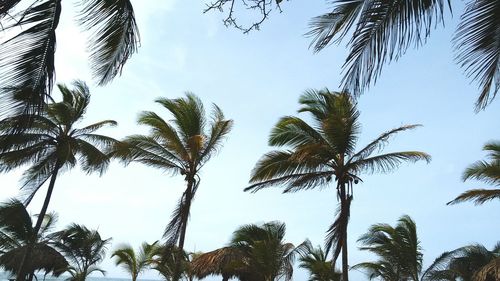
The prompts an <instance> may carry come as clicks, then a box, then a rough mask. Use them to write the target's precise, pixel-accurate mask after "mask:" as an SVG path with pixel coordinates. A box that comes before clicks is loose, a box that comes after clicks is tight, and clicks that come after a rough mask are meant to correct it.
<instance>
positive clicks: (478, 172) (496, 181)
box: [448, 142, 500, 205]
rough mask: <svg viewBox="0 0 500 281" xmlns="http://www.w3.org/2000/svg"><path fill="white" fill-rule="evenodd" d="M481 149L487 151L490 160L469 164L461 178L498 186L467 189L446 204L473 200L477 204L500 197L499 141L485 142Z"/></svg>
mask: <svg viewBox="0 0 500 281" xmlns="http://www.w3.org/2000/svg"><path fill="white" fill-rule="evenodd" d="M483 150H484V151H488V152H489V153H488V156H487V157H488V158H489V160H490V161H489V162H487V161H477V162H476V163H474V164H472V165H470V166H469V167H468V168H467V169H466V170H465V172H464V174H463V176H462V179H463V180H464V181H466V180H468V179H476V180H480V181H482V182H485V183H487V184H491V185H494V186H497V187H499V188H496V189H472V190H468V191H466V192H464V193H462V194H460V195H459V196H458V197H457V198H455V199H453V200H452V201H450V202H448V204H456V203H460V202H464V201H473V202H474V203H476V204H477V205H479V204H483V203H485V202H487V201H490V200H494V199H500V142H490V143H487V144H486V145H485V146H484V148H483Z"/></svg>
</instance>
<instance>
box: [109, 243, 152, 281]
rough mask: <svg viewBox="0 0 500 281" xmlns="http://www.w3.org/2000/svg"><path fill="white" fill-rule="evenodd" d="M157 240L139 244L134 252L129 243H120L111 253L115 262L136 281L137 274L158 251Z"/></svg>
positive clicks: (150, 261)
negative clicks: (137, 249)
mask: <svg viewBox="0 0 500 281" xmlns="http://www.w3.org/2000/svg"><path fill="white" fill-rule="evenodd" d="M157 243H158V242H154V243H153V244H148V243H146V242H144V243H142V244H141V247H140V248H139V251H138V252H137V253H136V252H135V251H134V248H132V247H131V246H129V245H122V246H119V247H118V249H116V250H115V251H114V252H113V254H112V255H111V257H112V258H114V259H115V264H116V265H117V266H121V267H122V268H123V269H125V271H127V272H128V273H129V274H130V277H131V278H132V281H136V280H137V277H139V274H141V272H142V271H144V270H145V269H146V268H147V267H148V266H150V265H151V263H152V259H153V257H154V256H155V255H156V254H157V253H158V244H157Z"/></svg>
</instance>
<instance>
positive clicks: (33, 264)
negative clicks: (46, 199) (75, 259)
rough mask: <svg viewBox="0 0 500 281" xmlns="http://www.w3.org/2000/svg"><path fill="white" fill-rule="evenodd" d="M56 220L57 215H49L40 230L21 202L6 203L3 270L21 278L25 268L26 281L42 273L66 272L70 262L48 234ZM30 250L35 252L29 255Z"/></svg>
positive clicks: (0, 253)
mask: <svg viewBox="0 0 500 281" xmlns="http://www.w3.org/2000/svg"><path fill="white" fill-rule="evenodd" d="M39 216H40V215H39ZM55 221H56V216H55V214H53V213H48V214H45V215H44V216H43V219H42V222H41V224H40V228H39V230H38V231H37V230H35V226H34V225H33V220H32V218H31V216H30V214H29V213H28V211H27V210H26V208H25V206H24V205H23V204H22V203H21V202H20V201H18V200H10V201H8V202H6V203H2V204H1V205H0V268H2V269H3V270H6V271H8V272H10V273H11V274H13V275H17V274H19V271H20V269H21V266H24V272H25V274H26V278H24V279H23V280H32V279H33V276H34V274H35V273H36V272H38V271H43V272H45V274H49V273H50V274H52V275H54V276H59V275H61V274H62V273H64V272H65V271H66V269H67V267H68V262H67V261H66V259H65V258H64V256H63V255H62V254H61V253H59V252H58V251H57V250H56V248H55V247H53V246H52V245H51V244H50V242H49V241H50V239H49V235H48V234H49V231H51V230H52V228H53V226H54V223H55ZM28 251H30V252H31V254H30V255H27V254H26V253H27V252H28Z"/></svg>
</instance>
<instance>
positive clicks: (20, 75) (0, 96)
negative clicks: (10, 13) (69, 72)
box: [0, 0, 61, 128]
mask: <svg viewBox="0 0 500 281" xmlns="http://www.w3.org/2000/svg"><path fill="white" fill-rule="evenodd" d="M60 13H61V3H60V0H45V1H41V2H40V3H39V4H37V5H36V6H30V7H29V8H28V9H27V10H26V11H24V12H23V13H21V14H19V15H17V16H16V17H18V18H20V19H18V20H15V23H13V24H11V25H9V26H7V27H6V28H8V29H11V30H13V28H14V27H17V26H21V27H25V29H24V30H23V31H21V32H20V33H18V34H16V35H15V36H13V37H12V38H10V39H8V40H6V41H4V42H3V43H2V44H1V45H0V77H1V78H0V84H1V85H2V87H1V89H0V100H1V104H2V106H1V107H0V109H1V110H0V111H1V112H2V114H5V115H20V114H28V115H24V116H25V117H29V116H30V115H29V114H31V113H35V114H37V115H38V114H40V112H41V111H42V109H43V107H44V105H45V100H46V99H47V97H48V96H49V95H50V92H51V90H52V85H53V82H54V77H55V76H54V73H55V70H54V52H55V45H56V33H55V30H56V28H57V25H58V22H59V16H60ZM27 120H29V119H21V120H19V121H20V122H21V123H19V124H17V125H16V126H17V127H19V128H26V127H27V125H28V123H26V121H27Z"/></svg>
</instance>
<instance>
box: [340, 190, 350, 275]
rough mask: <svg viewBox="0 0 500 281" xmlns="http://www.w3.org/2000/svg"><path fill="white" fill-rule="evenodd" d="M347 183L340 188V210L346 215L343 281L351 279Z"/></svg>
mask: <svg viewBox="0 0 500 281" xmlns="http://www.w3.org/2000/svg"><path fill="white" fill-rule="evenodd" d="M345 188H346V186H345V184H342V185H341V190H340V212H341V214H343V216H346V217H345V218H344V219H343V222H342V224H343V225H342V232H343V237H344V239H343V240H342V281H349V263H348V260H347V220H348V218H347V214H348V212H349V210H348V208H349V204H348V203H349V202H347V200H348V198H347V196H348V195H347V194H346V190H345Z"/></svg>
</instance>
